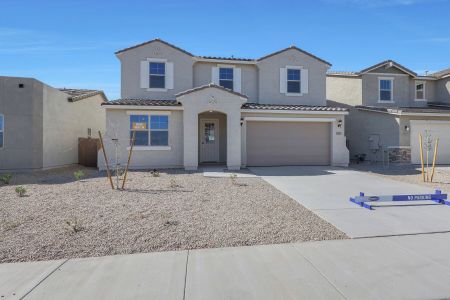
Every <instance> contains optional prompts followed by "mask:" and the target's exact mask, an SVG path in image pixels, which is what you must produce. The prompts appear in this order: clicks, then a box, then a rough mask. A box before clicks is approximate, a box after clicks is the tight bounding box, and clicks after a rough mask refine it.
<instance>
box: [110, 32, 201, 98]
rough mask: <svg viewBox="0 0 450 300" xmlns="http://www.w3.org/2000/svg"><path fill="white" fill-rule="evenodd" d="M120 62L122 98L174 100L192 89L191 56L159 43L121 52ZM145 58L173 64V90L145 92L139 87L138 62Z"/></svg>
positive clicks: (192, 62) (145, 90)
mask: <svg viewBox="0 0 450 300" xmlns="http://www.w3.org/2000/svg"><path fill="white" fill-rule="evenodd" d="M118 57H119V59H120V62H121V96H122V98H148V99H168V100H173V99H175V94H177V93H179V92H182V91H185V90H188V89H191V88H192V87H193V72H192V68H193V64H194V61H193V59H192V57H191V56H189V55H187V54H185V53H183V52H181V51H179V50H177V49H174V48H172V47H169V46H167V45H165V44H163V43H161V42H158V41H156V42H153V43H150V44H147V45H143V46H141V47H137V48H134V49H131V50H129V51H126V52H122V53H120V54H119V55H118ZM147 58H161V59H167V61H168V62H172V63H173V68H174V88H173V89H170V90H167V92H155V91H147V89H143V88H141V87H140V82H141V81H140V74H141V73H140V62H141V61H142V60H146V59H147Z"/></svg>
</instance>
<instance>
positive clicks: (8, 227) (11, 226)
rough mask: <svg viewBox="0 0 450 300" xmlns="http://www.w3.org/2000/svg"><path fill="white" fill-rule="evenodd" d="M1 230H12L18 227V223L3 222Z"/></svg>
mask: <svg viewBox="0 0 450 300" xmlns="http://www.w3.org/2000/svg"><path fill="white" fill-rule="evenodd" d="M1 225H2V227H3V229H4V230H5V231H9V230H13V229H14V228H16V227H19V226H20V222H16V221H3V222H2V223H1Z"/></svg>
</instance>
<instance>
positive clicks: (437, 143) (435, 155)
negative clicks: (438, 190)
mask: <svg viewBox="0 0 450 300" xmlns="http://www.w3.org/2000/svg"><path fill="white" fill-rule="evenodd" d="M438 145H439V139H436V144H435V145H434V156H433V168H432V171H431V179H430V181H431V182H433V176H434V168H435V167H436V158H437V148H438Z"/></svg>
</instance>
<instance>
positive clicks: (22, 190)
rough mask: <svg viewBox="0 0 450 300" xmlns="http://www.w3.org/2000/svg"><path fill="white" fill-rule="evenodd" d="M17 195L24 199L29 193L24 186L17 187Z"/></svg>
mask: <svg viewBox="0 0 450 300" xmlns="http://www.w3.org/2000/svg"><path fill="white" fill-rule="evenodd" d="M16 193H17V195H19V197H23V196H25V194H26V193H27V190H26V189H25V188H24V187H23V186H18V187H16Z"/></svg>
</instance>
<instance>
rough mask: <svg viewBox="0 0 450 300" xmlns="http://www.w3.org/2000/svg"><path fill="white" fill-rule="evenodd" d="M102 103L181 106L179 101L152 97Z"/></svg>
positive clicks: (113, 104)
mask: <svg viewBox="0 0 450 300" xmlns="http://www.w3.org/2000/svg"><path fill="white" fill-rule="evenodd" d="M102 105H108V106H109V105H112V106H115V105H136V106H181V103H180V102H177V101H176V100H152V99H139V98H136V99H130V98H126V99H117V100H114V101H108V102H106V103H103V104H102Z"/></svg>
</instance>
